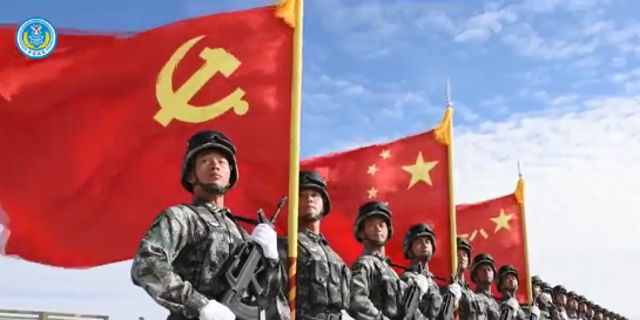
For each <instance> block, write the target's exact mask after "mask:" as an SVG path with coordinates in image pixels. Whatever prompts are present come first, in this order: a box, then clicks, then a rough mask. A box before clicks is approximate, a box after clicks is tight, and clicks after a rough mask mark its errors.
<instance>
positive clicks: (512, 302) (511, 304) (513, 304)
mask: <svg viewBox="0 0 640 320" xmlns="http://www.w3.org/2000/svg"><path fill="white" fill-rule="evenodd" d="M507 305H508V306H509V308H511V309H513V310H518V307H520V303H518V300H516V298H511V299H509V300H507Z"/></svg>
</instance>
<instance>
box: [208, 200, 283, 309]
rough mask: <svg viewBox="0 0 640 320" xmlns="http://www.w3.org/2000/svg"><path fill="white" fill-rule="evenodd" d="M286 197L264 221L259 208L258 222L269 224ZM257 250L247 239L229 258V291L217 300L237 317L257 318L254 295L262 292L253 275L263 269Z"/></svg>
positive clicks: (260, 254) (255, 275)
mask: <svg viewBox="0 0 640 320" xmlns="http://www.w3.org/2000/svg"><path fill="white" fill-rule="evenodd" d="M286 200H287V198H286V197H282V198H281V199H280V201H279V202H278V206H277V207H276V210H275V212H274V213H273V215H272V216H271V220H267V218H266V217H265V215H264V212H263V211H262V209H259V210H258V220H257V221H258V223H270V224H273V222H275V220H276V218H277V216H278V213H280V210H281V209H282V207H283V206H284V203H285V202H286ZM261 250H262V249H261V248H260V247H259V246H258V245H256V244H254V243H251V242H247V243H245V244H243V245H242V246H240V247H239V248H238V250H237V251H236V253H235V254H234V255H233V256H232V257H229V261H231V264H230V265H229V266H228V268H227V272H226V279H227V283H228V284H229V290H227V292H225V293H224V295H223V296H222V299H220V303H222V304H223V305H225V306H227V307H228V308H229V309H230V310H231V311H232V312H233V313H234V314H235V315H236V318H237V319H239V320H255V319H260V311H261V309H260V308H259V307H258V305H257V303H256V297H258V296H259V295H260V294H262V293H263V291H264V288H263V287H262V285H261V284H260V283H259V281H258V279H257V275H258V274H259V273H261V272H262V271H263V270H265V267H264V265H263V264H262V261H263V254H262V251H261Z"/></svg>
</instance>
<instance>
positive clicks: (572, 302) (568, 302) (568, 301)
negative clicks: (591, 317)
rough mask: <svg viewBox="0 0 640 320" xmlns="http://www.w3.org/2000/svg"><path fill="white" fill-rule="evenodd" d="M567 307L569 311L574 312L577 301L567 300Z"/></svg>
mask: <svg viewBox="0 0 640 320" xmlns="http://www.w3.org/2000/svg"><path fill="white" fill-rule="evenodd" d="M567 307H569V309H571V310H576V309H577V308H578V301H576V300H574V299H571V300H567Z"/></svg>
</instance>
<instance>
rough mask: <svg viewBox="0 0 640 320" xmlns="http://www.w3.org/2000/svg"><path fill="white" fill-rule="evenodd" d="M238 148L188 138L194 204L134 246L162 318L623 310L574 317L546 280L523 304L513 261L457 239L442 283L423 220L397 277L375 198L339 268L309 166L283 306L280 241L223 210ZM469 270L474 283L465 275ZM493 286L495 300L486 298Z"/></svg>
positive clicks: (209, 138) (513, 315)
mask: <svg viewBox="0 0 640 320" xmlns="http://www.w3.org/2000/svg"><path fill="white" fill-rule="evenodd" d="M236 151H237V150H236V148H235V146H234V144H233V143H232V142H231V141H230V139H229V138H228V137H226V136H225V135H224V134H223V133H221V132H218V131H201V132H198V133H196V134H195V135H193V136H192V137H191V138H190V139H189V141H188V145H187V149H186V152H185V153H184V157H183V163H182V170H181V177H180V182H181V184H182V186H183V188H184V189H185V190H187V191H188V192H190V193H192V194H193V202H191V203H189V204H180V205H175V206H171V207H169V208H166V209H165V210H162V211H161V212H160V213H159V214H158V215H157V217H156V218H155V220H154V221H153V223H152V225H151V226H150V228H149V230H148V232H147V233H146V235H145V236H144V237H143V239H142V240H141V242H140V245H139V247H138V250H137V252H136V255H135V258H134V262H133V265H132V269H131V277H132V280H133V282H134V284H135V285H137V286H140V287H142V288H143V289H144V290H145V291H146V292H147V293H148V294H149V295H150V296H151V297H152V298H153V299H154V300H155V301H156V302H157V303H158V304H160V305H161V306H163V307H164V308H166V309H167V310H168V311H169V317H168V319H170V320H185V319H200V320H235V319H239V320H254V319H256V320H257V319H280V320H282V319H289V318H290V314H291V310H292V309H294V308H295V312H294V313H293V314H294V315H295V317H296V318H297V319H300V320H353V319H356V320H422V319H429V320H451V319H454V318H459V319H463V320H472V319H479V320H483V319H490V320H512V319H518V320H521V319H524V318H531V319H536V318H538V319H545V318H549V319H554V320H555V319H561V318H562V317H564V318H565V319H577V317H580V318H581V319H584V320H614V319H615V320H618V319H622V317H619V316H616V315H613V314H609V313H603V310H601V309H598V308H595V306H589V305H587V304H585V305H587V306H588V307H587V309H584V308H583V309H579V308H578V310H583V311H584V312H582V314H581V315H580V316H579V313H578V312H577V311H576V309H575V308H573V307H572V306H574V304H572V303H573V302H571V301H573V300H572V299H574V298H575V297H573V296H569V295H568V294H566V293H563V292H564V291H562V290H560V289H558V290H554V291H553V292H549V290H547V289H548V288H547V287H546V286H544V285H541V286H540V288H541V290H540V292H541V293H540V292H538V291H536V292H537V293H539V295H538V296H537V297H536V301H539V303H536V304H534V305H533V306H528V307H526V308H522V307H521V306H520V304H519V303H518V301H517V300H516V299H515V292H516V290H517V288H518V285H519V284H520V280H521V279H522V278H521V277H520V275H519V274H518V270H515V268H513V267H512V266H510V265H505V266H499V267H498V266H496V265H495V263H494V261H493V259H492V258H491V256H490V255H488V254H485V253H478V254H476V255H475V256H474V257H473V259H470V257H472V256H473V255H472V248H471V246H470V245H469V244H468V243H467V242H466V241H464V240H463V239H458V244H457V245H458V261H459V268H458V269H459V270H458V271H459V275H460V276H456V277H455V281H452V283H451V284H450V285H448V286H446V287H443V288H441V287H439V286H438V285H437V284H436V282H435V279H434V276H433V275H432V274H431V273H430V272H429V261H430V259H431V257H432V256H433V254H434V253H435V251H436V249H437V237H436V234H435V233H434V232H433V229H432V228H431V227H430V226H429V225H427V224H425V223H420V224H416V225H414V226H412V227H410V228H409V229H408V230H402V231H404V237H403V246H402V247H403V251H404V256H405V258H406V259H407V260H408V261H409V267H408V268H407V270H406V271H405V272H404V273H402V274H401V275H398V274H397V273H396V272H395V271H394V269H393V268H392V263H391V261H389V259H388V258H387V257H386V255H385V243H386V242H387V240H388V239H389V238H390V237H391V236H392V235H393V233H394V229H393V216H392V209H391V208H389V207H388V205H387V204H386V203H384V202H381V201H370V202H366V203H364V204H362V205H361V206H360V208H359V209H358V213H357V217H356V220H355V223H354V225H353V235H354V237H355V238H356V239H357V240H358V242H360V243H361V244H362V247H363V251H362V252H363V253H362V255H361V256H360V257H358V258H357V259H356V261H355V262H354V263H353V264H352V265H351V266H347V265H346V264H345V263H344V262H343V260H342V259H341V258H340V257H339V256H338V254H336V252H335V251H334V250H333V249H332V248H331V246H330V245H329V243H328V242H327V241H326V240H325V238H324V237H323V235H322V233H321V232H320V223H321V221H322V218H323V217H325V216H326V215H328V214H330V213H331V200H330V196H329V194H328V192H327V188H326V187H327V186H326V183H325V180H324V179H323V178H322V177H321V176H320V175H319V174H318V172H315V171H302V172H300V193H299V196H300V198H299V199H300V201H299V235H298V252H299V254H298V259H297V278H296V286H295V288H296V290H297V295H296V299H295V305H294V304H289V302H288V300H287V298H286V297H287V288H288V283H287V282H288V278H287V273H286V268H287V261H286V257H287V252H286V248H287V239H284V238H278V237H277V234H276V232H275V230H274V229H273V227H272V226H271V225H270V224H269V223H268V221H260V223H259V224H258V225H257V226H256V227H255V228H254V229H253V231H252V232H251V233H250V234H249V233H247V232H246V231H245V230H244V229H243V228H242V226H241V225H240V224H239V223H238V217H237V216H234V215H233V214H232V213H231V211H230V210H229V209H228V208H226V207H225V203H224V197H225V194H226V193H227V192H229V191H230V190H232V189H233V186H234V185H235V184H236V183H237V181H238V178H239V172H238V166H237V161H236ZM247 179H249V180H250V179H251V177H248V178H247ZM246 248H252V249H251V250H257V251H256V252H259V259H260V262H259V263H248V262H247V261H245V260H242V259H241V258H240V257H244V256H239V255H238V254H237V252H238V251H239V250H240V251H243V250H245V249H246ZM243 252H244V251H243ZM251 252H253V251H251ZM467 267H470V268H471V269H470V274H471V282H473V283H474V284H475V287H474V289H473V290H472V289H471V288H470V287H469V285H468V284H467V282H465V280H464V277H463V276H462V275H463V274H464V270H465V269H466V268H467ZM236 270H238V272H236ZM247 274H249V276H248V277H246V275H247ZM536 283H537V282H536ZM492 285H495V286H496V287H497V289H498V291H499V292H500V293H501V297H500V298H498V299H495V298H494V297H493V295H492V293H491V286H492ZM548 293H550V294H552V295H553V301H552V300H550V296H549V295H548ZM563 296H564V297H565V298H563ZM566 298H568V299H569V301H570V302H569V303H567V304H565V303H564V301H565V300H566ZM575 299H580V298H575ZM578 303H580V301H578ZM525 310H526V312H525ZM588 310H592V311H588Z"/></svg>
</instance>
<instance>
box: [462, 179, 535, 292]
mask: <svg viewBox="0 0 640 320" xmlns="http://www.w3.org/2000/svg"><path fill="white" fill-rule="evenodd" d="M523 185H524V184H523V182H522V180H520V181H519V183H518V187H517V188H516V191H515V192H514V193H512V194H508V195H505V196H502V197H499V198H495V199H491V200H487V201H483V202H479V203H473V204H461V205H458V206H457V210H456V211H457V219H456V223H457V232H458V235H459V236H461V237H463V238H466V239H467V240H468V241H469V243H470V244H471V246H472V247H473V254H474V255H476V254H478V253H488V254H490V255H491V256H493V258H494V259H495V261H496V268H500V266H502V265H506V264H511V265H513V266H514V267H515V268H516V269H517V270H518V273H519V274H520V285H519V288H518V292H517V298H518V300H519V301H520V302H527V301H528V299H529V298H528V297H530V296H529V293H528V292H530V290H531V288H530V287H529V286H530V283H529V278H530V271H529V262H528V254H527V236H526V227H525V225H524V222H525V217H524V206H523V204H524V200H523V199H524V196H523V194H524V192H523ZM467 276H468V275H467ZM493 290H494V294H496V295H497V296H500V294H499V293H498V292H497V290H496V288H495V286H493Z"/></svg>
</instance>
